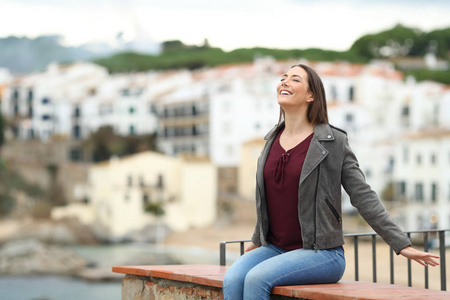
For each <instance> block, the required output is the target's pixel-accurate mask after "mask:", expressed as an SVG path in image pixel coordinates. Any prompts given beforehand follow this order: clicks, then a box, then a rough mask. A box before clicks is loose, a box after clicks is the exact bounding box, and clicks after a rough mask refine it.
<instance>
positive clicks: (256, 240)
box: [252, 222, 261, 247]
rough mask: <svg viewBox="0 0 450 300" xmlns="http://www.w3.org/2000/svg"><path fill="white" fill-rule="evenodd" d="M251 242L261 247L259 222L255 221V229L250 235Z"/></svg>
mask: <svg viewBox="0 0 450 300" xmlns="http://www.w3.org/2000/svg"><path fill="white" fill-rule="evenodd" d="M252 243H253V244H255V245H256V246H258V247H261V238H260V230H259V222H256V226H255V231H254V232H253V235H252Z"/></svg>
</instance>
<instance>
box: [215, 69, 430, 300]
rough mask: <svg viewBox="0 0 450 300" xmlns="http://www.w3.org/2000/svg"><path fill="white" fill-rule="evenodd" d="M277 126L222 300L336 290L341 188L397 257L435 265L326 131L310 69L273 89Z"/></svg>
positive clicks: (343, 144) (341, 263)
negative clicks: (249, 233)
mask: <svg viewBox="0 0 450 300" xmlns="http://www.w3.org/2000/svg"><path fill="white" fill-rule="evenodd" d="M277 97H278V103H279V104H280V107H281V114H280V122H279V124H278V125H277V126H276V127H275V128H274V129H273V130H272V131H271V132H269V134H268V135H267V136H266V138H265V139H266V140H267V143H266V145H265V147H264V149H263V151H262V153H261V156H260V157H259V159H258V168H257V174H256V184H257V188H256V208H257V224H256V227H255V231H254V233H253V237H252V242H251V243H250V245H249V246H248V247H247V248H246V250H245V251H246V253H245V254H244V255H243V256H241V257H240V258H239V259H237V260H236V261H235V262H234V263H233V265H232V266H231V267H230V269H229V270H228V271H227V273H226V274H225V278H224V282H223V294H224V298H225V299H228V300H237V299H245V300H252V299H269V298H270V293H271V291H272V288H273V287H274V286H279V285H299V284H314V283H334V282H337V281H339V280H340V279H341V277H342V275H343V274H344V270H345V257H344V250H343V247H342V245H343V244H344V238H343V232H342V223H341V185H342V186H343V187H344V189H345V190H346V192H347V193H348V194H349V196H350V200H351V202H352V204H353V205H354V206H355V207H356V208H357V209H358V211H359V213H360V214H361V215H362V216H363V218H364V219H365V220H366V221H367V222H368V224H369V225H370V226H371V227H372V228H373V229H374V230H375V231H376V232H377V233H378V234H379V235H380V236H381V237H382V238H383V239H384V240H385V241H386V242H387V243H388V244H389V245H390V246H391V247H392V248H393V249H394V251H395V252H396V253H397V254H401V255H403V256H405V257H407V258H410V259H413V260H415V261H417V262H418V263H420V264H422V265H424V266H425V265H430V266H436V265H438V262H437V261H435V260H434V259H433V258H439V256H437V255H433V254H429V253H426V252H422V251H419V250H416V249H414V248H412V247H411V242H410V240H409V238H408V237H407V236H406V235H405V234H404V233H403V232H402V230H401V229H400V228H399V227H398V226H396V225H395V224H394V222H393V221H392V220H391V219H390V217H389V215H388V213H387V212H386V210H385V208H384V207H383V205H382V204H381V202H380V200H379V199H378V197H377V195H376V193H375V192H374V191H372V190H371V188H370V186H369V185H368V184H367V183H366V182H365V178H364V175H363V173H362V171H361V170H360V168H359V165H358V162H357V159H356V157H355V155H354V154H353V152H352V150H351V149H350V147H349V145H348V141H347V135H346V133H345V132H344V131H343V130H340V129H338V128H335V127H333V126H331V125H329V124H328V115H327V106H326V98H325V90H324V87H323V84H322V81H321V79H320V78H319V76H318V75H317V73H316V72H315V71H314V70H313V69H311V68H310V67H308V66H305V65H302V64H299V65H295V66H293V67H292V68H291V69H290V70H289V71H288V72H287V73H286V74H284V75H283V76H282V77H281V81H280V83H279V84H278V86H277Z"/></svg>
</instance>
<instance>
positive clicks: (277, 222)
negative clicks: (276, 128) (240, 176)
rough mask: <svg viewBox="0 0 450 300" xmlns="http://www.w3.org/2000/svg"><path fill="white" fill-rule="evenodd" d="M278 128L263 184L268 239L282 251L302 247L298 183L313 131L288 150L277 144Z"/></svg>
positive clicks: (268, 158) (265, 167)
mask: <svg viewBox="0 0 450 300" xmlns="http://www.w3.org/2000/svg"><path fill="white" fill-rule="evenodd" d="M282 132H283V130H280V132H279V133H278V135H277V137H276V138H275V141H274V142H273V144H272V147H271V149H270V152H269V155H268V157H267V161H266V164H265V166H264V185H265V189H266V197H267V208H268V213H269V224H270V230H269V233H268V236H267V241H268V242H269V243H271V244H273V245H275V246H277V247H280V248H282V249H284V250H287V251H289V250H294V249H299V248H303V243H302V234H301V229H300V222H299V219H298V184H299V180H300V173H301V172H302V167H303V163H304V162H305V158H306V153H307V152H308V148H309V144H310V143H311V139H312V137H313V134H311V135H309V136H308V137H307V138H306V139H304V140H303V141H302V142H301V143H300V144H298V145H297V146H295V147H294V148H292V149H289V150H288V151H287V152H286V151H285V150H284V149H283V147H281V145H280V135H281V133H282Z"/></svg>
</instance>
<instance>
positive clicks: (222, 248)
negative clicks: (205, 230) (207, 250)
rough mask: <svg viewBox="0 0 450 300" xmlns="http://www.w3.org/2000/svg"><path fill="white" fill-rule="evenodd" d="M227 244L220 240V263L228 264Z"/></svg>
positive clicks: (222, 264)
mask: <svg viewBox="0 0 450 300" xmlns="http://www.w3.org/2000/svg"><path fill="white" fill-rule="evenodd" d="M226 246H227V242H220V265H221V266H225V265H226Z"/></svg>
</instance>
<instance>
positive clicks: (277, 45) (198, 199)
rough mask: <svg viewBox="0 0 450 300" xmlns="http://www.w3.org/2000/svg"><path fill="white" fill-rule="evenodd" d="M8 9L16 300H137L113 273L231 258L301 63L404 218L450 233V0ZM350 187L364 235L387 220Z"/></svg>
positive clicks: (6, 287)
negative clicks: (284, 86) (369, 211)
mask: <svg viewBox="0 0 450 300" xmlns="http://www.w3.org/2000/svg"><path fill="white" fill-rule="evenodd" d="M0 7H1V17H0V109H1V110H0V112H1V113H0V216H1V218H0V274H1V277H0V291H1V292H0V299H5V300H18V299H24V300H30V299H41V300H43V299H49V300H50V299H51V300H58V299H65V300H70V299H99V300H101V299H120V295H121V293H120V280H121V278H122V276H121V275H119V274H114V273H112V272H111V267H112V266H116V265H138V264H157V265H160V264H197V263H199V264H218V263H219V251H218V249H219V243H220V241H223V240H236V239H248V238H250V236H251V234H252V232H253V229H254V224H255V221H256V216H255V206H254V199H253V196H254V192H255V172H256V160H257V158H258V156H259V153H260V151H261V150H262V147H263V146H264V140H263V137H264V136H265V134H266V133H267V132H268V131H269V130H270V129H271V128H273V126H274V125H275V124H276V123H277V122H278V116H279V106H278V104H277V99H276V91H275V88H276V85H277V83H278V81H279V80H280V77H281V75H282V74H284V73H285V72H286V70H288V69H289V68H290V66H292V65H293V64H297V63H305V64H308V65H310V66H312V67H313V68H314V69H315V70H316V71H317V72H318V73H319V75H320V76H321V77H322V79H323V82H324V85H325V89H326V94H327V98H328V111H329V117H330V123H331V124H333V125H335V126H338V127H340V128H342V129H344V130H346V131H347V133H348V137H349V141H350V144H351V146H352V148H353V150H354V152H355V153H356V155H357V157H358V159H359V161H360V166H361V168H362V169H363V171H364V172H365V175H366V178H367V181H368V182H369V183H370V184H371V186H372V187H373V189H374V190H375V191H376V192H377V193H378V195H379V196H380V198H381V200H382V201H383V203H384V205H385V206H386V208H387V209H388V210H389V212H390V214H391V216H392V217H393V218H394V220H395V221H396V222H397V223H398V224H399V225H400V226H401V227H402V228H403V229H404V230H422V229H449V228H450V72H449V55H450V52H449V47H450V21H449V18H448V16H449V15H450V3H449V2H448V1H440V0H430V1H425V2H424V1H419V0H417V1H416V0H409V1H395V2H394V1H384V0H383V1H376V2H367V1H358V0H343V1H339V2H336V1H329V0H320V1H310V2H308V3H306V2H304V1H294V0H280V1H276V2H275V1H268V0H267V1H266V0H263V1H261V0H259V1H256V0H244V1H242V0H241V1H237V0H230V1H206V0H193V1H175V0H168V1H152V0H148V1H145V0H98V1H87V0H78V1H72V0H68V1H55V0H47V1H45V0H40V1H31V0H14V1H12V0H0ZM343 200H344V201H343V213H344V214H345V217H344V222H343V224H344V231H345V233H361V232H370V231H371V229H370V228H368V227H367V225H366V224H365V222H364V220H362V219H361V218H360V217H359V216H358V214H357V212H356V211H355V209H354V208H353V207H352V206H351V204H350V203H349V199H348V196H347V195H346V194H345V192H344V191H343ZM449 240H450V236H447V243H449V242H448V241H449ZM349 243H351V241H349ZM422 246H423V245H421V244H420V241H419V242H418V247H422ZM427 246H429V247H430V249H431V251H434V250H433V249H435V247H436V246H437V239H436V237H435V236H433V235H430V239H429V244H428V245H427ZM362 247H363V249H365V248H364V247H365V246H364V245H363V246H362ZM367 247H369V246H367ZM379 247H381V248H382V250H380V251H379V252H378V253H379V255H381V257H386V256H388V253H389V252H388V247H387V246H385V244H384V243H382V242H381V243H380V245H379ZM383 247H384V248H386V249H384V248H383ZM350 248H351V247H350V246H349V247H348V248H346V249H350ZM349 251H350V250H349ZM383 251H384V252H383ZM363 252H366V251H363ZM447 252H448V250H447ZM368 254H369V255H370V253H368ZM348 255H350V254H348ZM237 256H238V252H237V249H235V250H233V249H231V252H230V253H228V254H227V258H228V261H227V263H228V264H231V262H232V261H233V260H234V259H235V258H236V257H237ZM361 260H364V259H361ZM396 263H397V262H396ZM398 263H399V264H400V265H402V264H403V265H404V264H405V260H403V261H398ZM386 269H387V268H386ZM422 269H423V268H422ZM422 269H421V268H417V272H418V273H420V274H422V273H423V270H422ZM447 269H449V268H447ZM415 270H416V269H415ZM346 272H347V273H348V274H347V273H346V275H345V276H347V277H345V276H344V278H347V279H352V278H351V276H352V274H351V269H350V268H349V269H348V271H346ZM433 272H435V271H434V270H430V276H431V278H434V277H432V276H437V277H436V278H437V279H436V280H434V281H435V282H436V285H433V283H432V282H431V283H430V287H431V288H436V289H439V285H438V284H439V273H438V272H439V270H438V269H436V273H433ZM362 273H364V272H362ZM386 273H387V272H386ZM369 275H370V274H367V276H369ZM360 276H361V278H362V280H364V278H366V277H364V276H365V274H361V275H360ZM418 276H419V277H421V276H422V275H418ZM367 278H369V279H367V280H369V281H370V280H371V279H370V277H367ZM379 282H389V278H388V275H387V274H383V271H381V272H380V274H379ZM400 283H402V282H400ZM420 284H423V283H418V286H420ZM447 285H448V284H447Z"/></svg>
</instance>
